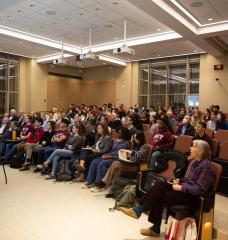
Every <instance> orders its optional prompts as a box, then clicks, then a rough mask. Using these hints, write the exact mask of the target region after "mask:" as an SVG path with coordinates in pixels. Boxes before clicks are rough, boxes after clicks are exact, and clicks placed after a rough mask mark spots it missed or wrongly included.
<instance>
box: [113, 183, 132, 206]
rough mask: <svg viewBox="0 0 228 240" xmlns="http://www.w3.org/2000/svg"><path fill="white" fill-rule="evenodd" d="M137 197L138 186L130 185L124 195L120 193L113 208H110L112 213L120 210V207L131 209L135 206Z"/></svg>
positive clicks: (123, 192) (125, 189)
mask: <svg viewBox="0 0 228 240" xmlns="http://www.w3.org/2000/svg"><path fill="white" fill-rule="evenodd" d="M135 196H136V186H135V185H129V186H126V187H125V188H124V190H123V191H122V193H120V194H119V195H118V196H117V198H116V202H115V205H114V207H113V208H110V209H109V210H110V211H113V210H115V209H117V210H118V209H119V208H120V207H126V208H131V207H133V206H134V202H135Z"/></svg>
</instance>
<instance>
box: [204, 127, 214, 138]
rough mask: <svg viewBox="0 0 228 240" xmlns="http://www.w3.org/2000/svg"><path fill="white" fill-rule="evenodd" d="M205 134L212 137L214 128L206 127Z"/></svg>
mask: <svg viewBox="0 0 228 240" xmlns="http://www.w3.org/2000/svg"><path fill="white" fill-rule="evenodd" d="M206 134H207V135H208V136H209V137H210V138H213V137H214V130H212V129H210V128H207V129H206Z"/></svg>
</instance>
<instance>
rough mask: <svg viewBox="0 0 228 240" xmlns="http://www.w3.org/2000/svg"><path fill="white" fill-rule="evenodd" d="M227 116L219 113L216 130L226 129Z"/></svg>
mask: <svg viewBox="0 0 228 240" xmlns="http://www.w3.org/2000/svg"><path fill="white" fill-rule="evenodd" d="M225 121H226V116H225V114H224V113H223V112H218V115H217V123H216V130H217V131H218V130H223V129H224V128H225Z"/></svg>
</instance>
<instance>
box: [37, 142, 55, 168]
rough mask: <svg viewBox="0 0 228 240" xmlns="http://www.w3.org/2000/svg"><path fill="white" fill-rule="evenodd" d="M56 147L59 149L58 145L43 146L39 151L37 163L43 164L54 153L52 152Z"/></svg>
mask: <svg viewBox="0 0 228 240" xmlns="http://www.w3.org/2000/svg"><path fill="white" fill-rule="evenodd" d="M55 149H57V147H52V146H47V147H43V148H41V149H40V151H39V152H38V159H37V164H43V162H45V161H46V160H47V159H48V157H49V156H50V155H51V154H52V152H54V151H55Z"/></svg>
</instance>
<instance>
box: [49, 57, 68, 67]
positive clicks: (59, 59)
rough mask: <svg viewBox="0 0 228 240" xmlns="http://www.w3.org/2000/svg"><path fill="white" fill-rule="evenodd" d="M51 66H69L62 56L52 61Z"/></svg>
mask: <svg viewBox="0 0 228 240" xmlns="http://www.w3.org/2000/svg"><path fill="white" fill-rule="evenodd" d="M53 64H54V65H65V64H69V61H68V60H67V59H66V58H64V57H63V56H62V57H60V58H57V59H55V60H53Z"/></svg>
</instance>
